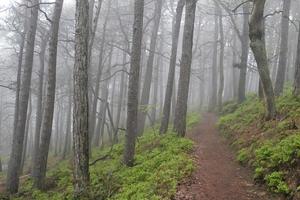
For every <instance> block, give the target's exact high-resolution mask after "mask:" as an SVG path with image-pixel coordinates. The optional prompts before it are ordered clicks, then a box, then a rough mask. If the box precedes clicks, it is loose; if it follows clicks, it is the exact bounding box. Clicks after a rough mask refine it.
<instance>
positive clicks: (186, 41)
mask: <svg viewBox="0 0 300 200" xmlns="http://www.w3.org/2000/svg"><path fill="white" fill-rule="evenodd" d="M196 4H197V0H186V11H185V24H184V33H183V44H182V49H183V51H182V57H181V63H180V77H179V85H178V96H177V104H176V112H175V120H174V131H175V132H176V133H177V134H178V135H179V136H182V137H184V136H185V132H186V114H187V103H188V94H189V84H190V73H191V65H192V54H193V36H194V23H195V12H196Z"/></svg>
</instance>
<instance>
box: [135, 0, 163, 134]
mask: <svg viewBox="0 0 300 200" xmlns="http://www.w3.org/2000/svg"><path fill="white" fill-rule="evenodd" d="M155 2H156V3H155V9H154V25H153V29H152V34H151V43H150V52H149V57H148V61H147V66H146V72H145V81H144V85H143V90H142V96H141V102H140V110H139V123H138V134H139V135H141V134H142V133H143V132H144V128H145V121H146V116H147V114H148V107H147V106H148V105H149V97H150V90H151V82H152V77H153V62H154V55H155V50H156V43H157V36H158V29H159V24H160V18H161V10H162V6H163V0H156V1H155Z"/></svg>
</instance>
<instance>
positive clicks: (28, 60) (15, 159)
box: [6, 0, 39, 193]
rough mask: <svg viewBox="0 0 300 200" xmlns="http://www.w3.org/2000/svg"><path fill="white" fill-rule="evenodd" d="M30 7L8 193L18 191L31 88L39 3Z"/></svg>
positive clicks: (10, 161) (34, 3)
mask: <svg viewBox="0 0 300 200" xmlns="http://www.w3.org/2000/svg"><path fill="white" fill-rule="evenodd" d="M29 5H31V6H30V7H31V8H30V9H31V15H30V19H29V22H28V24H29V29H28V32H27V38H26V45H25V46H26V50H25V63H24V67H23V68H24V70H23V74H22V78H21V80H22V84H21V89H20V94H19V98H20V100H19V101H20V102H19V104H18V105H19V112H18V118H17V119H18V120H17V123H16V131H15V133H14V135H13V144H12V150H11V155H10V160H9V167H8V172H7V185H6V186H7V190H8V192H10V193H16V192H18V189H19V176H20V167H21V160H22V151H23V144H24V135H25V125H26V118H27V109H28V100H29V93H30V86H31V76H32V66H33V53H34V44H35V35H36V28H37V19H38V12H39V1H38V0H33V1H31V3H30V4H29Z"/></svg>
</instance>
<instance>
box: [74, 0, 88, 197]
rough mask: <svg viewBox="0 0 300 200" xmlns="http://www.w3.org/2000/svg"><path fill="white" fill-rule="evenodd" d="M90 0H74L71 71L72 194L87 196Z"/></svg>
mask: <svg viewBox="0 0 300 200" xmlns="http://www.w3.org/2000/svg"><path fill="white" fill-rule="evenodd" d="M88 39H89V3H88V1H86V0H76V14H75V65H74V72H73V85H74V88H73V90H74V96H73V102H74V109H73V148H74V158H73V160H74V161H73V162H74V169H73V176H74V196H75V198H77V199H79V198H80V197H81V196H85V195H87V194H86V193H87V188H88V185H89V180H90V175H89V100H88V45H89V40H88Z"/></svg>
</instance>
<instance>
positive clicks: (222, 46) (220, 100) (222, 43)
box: [217, 5, 225, 112]
mask: <svg viewBox="0 0 300 200" xmlns="http://www.w3.org/2000/svg"><path fill="white" fill-rule="evenodd" d="M217 6H218V10H219V27H220V61H219V62H220V68H219V73H220V75H219V80H220V81H219V91H218V110H219V112H221V111H222V107H223V92H224V49H225V41H224V30H223V18H222V10H221V8H220V7H219V5H217Z"/></svg>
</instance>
